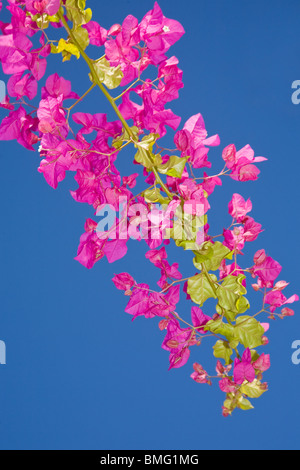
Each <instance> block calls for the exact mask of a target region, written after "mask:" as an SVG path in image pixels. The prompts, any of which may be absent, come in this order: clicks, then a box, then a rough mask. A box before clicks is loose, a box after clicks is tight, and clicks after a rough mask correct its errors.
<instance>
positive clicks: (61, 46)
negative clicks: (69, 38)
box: [51, 38, 80, 61]
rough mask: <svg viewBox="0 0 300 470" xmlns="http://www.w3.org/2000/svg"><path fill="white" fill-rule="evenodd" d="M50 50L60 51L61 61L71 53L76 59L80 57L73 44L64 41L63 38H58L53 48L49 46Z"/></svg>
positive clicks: (68, 57) (66, 58)
mask: <svg viewBox="0 0 300 470" xmlns="http://www.w3.org/2000/svg"><path fill="white" fill-rule="evenodd" d="M51 52H54V53H57V54H59V53H60V52H62V54H63V61H65V60H69V59H70V57H71V56H72V55H74V56H75V57H76V58H77V59H79V57H80V52H79V50H78V48H77V46H75V44H72V43H69V42H66V41H65V40H64V39H63V38H61V39H60V40H59V43H58V45H57V47H56V48H55V49H54V48H53V49H52V48H51Z"/></svg>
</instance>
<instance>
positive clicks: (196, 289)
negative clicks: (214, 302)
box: [187, 273, 217, 307]
mask: <svg viewBox="0 0 300 470" xmlns="http://www.w3.org/2000/svg"><path fill="white" fill-rule="evenodd" d="M209 277H210V280H211V282H209V280H208V279H207V277H206V275H205V274H203V273H201V274H197V275H196V276H194V277H191V278H190V279H189V280H188V288H187V292H188V294H189V295H190V296H191V299H192V301H193V302H195V304H198V305H200V307H201V306H202V305H203V304H204V302H205V301H206V300H207V299H209V298H211V297H213V298H214V299H216V294H215V292H214V289H213V288H212V285H211V283H213V282H216V281H217V277H216V276H215V275H214V274H210V275H209Z"/></svg>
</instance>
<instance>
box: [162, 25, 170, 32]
mask: <svg viewBox="0 0 300 470" xmlns="http://www.w3.org/2000/svg"><path fill="white" fill-rule="evenodd" d="M163 30H164V32H165V33H168V32H169V31H171V30H170V28H169V26H164V27H163Z"/></svg>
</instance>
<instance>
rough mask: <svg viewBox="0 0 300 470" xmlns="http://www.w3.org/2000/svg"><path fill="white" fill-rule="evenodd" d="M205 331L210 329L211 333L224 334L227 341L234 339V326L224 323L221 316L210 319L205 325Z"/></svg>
mask: <svg viewBox="0 0 300 470" xmlns="http://www.w3.org/2000/svg"><path fill="white" fill-rule="evenodd" d="M204 330H205V331H210V332H211V333H214V334H217V335H221V336H225V338H226V339H228V341H232V340H233V339H234V326H233V325H229V324H228V323H224V322H223V320H222V318H220V319H219V320H216V321H214V320H211V321H209V322H208V323H207V324H206V325H205V327H204Z"/></svg>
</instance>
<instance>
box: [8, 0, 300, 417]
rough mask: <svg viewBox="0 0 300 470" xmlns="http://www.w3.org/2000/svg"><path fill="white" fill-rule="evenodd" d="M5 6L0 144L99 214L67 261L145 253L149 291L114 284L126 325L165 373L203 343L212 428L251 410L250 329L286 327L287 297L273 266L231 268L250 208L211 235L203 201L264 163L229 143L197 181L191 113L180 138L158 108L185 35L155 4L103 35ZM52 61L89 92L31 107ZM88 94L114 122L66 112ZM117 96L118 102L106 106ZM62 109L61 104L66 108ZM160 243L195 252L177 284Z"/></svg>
mask: <svg viewBox="0 0 300 470" xmlns="http://www.w3.org/2000/svg"><path fill="white" fill-rule="evenodd" d="M7 3H8V5H7V9H8V10H9V12H10V15H11V20H10V22H9V23H4V22H0V29H1V32H2V35H1V36H0V60H1V64H2V68H3V72H4V73H5V74H7V75H9V76H10V77H9V80H8V84H7V90H8V96H7V97H6V98H5V100H4V101H3V102H2V104H1V107H2V108H5V109H7V110H8V111H9V114H8V116H6V117H5V118H4V119H3V121H2V123H1V125H0V139H1V140H17V142H18V143H19V144H21V145H22V146H23V147H25V148H26V149H28V150H37V146H39V152H40V156H41V162H40V165H39V168H38V171H39V172H40V173H42V174H43V175H44V177H45V179H46V181H47V183H48V184H49V185H50V186H52V187H53V188H57V186H58V184H59V183H60V182H61V181H63V180H64V178H65V175H66V172H67V171H72V172H75V180H76V182H77V183H78V188H77V189H76V190H75V191H71V195H72V197H73V198H74V200H75V201H77V202H81V203H87V204H89V205H91V206H92V207H93V210H94V211H95V215H96V216H100V215H102V216H103V214H104V213H108V214H109V216H108V217H105V218H104V219H103V218H102V220H101V222H99V223H97V222H96V221H94V220H93V219H91V218H88V219H87V221H86V224H85V233H84V234H83V235H82V236H81V239H80V244H79V248H78V253H77V257H76V258H75V259H76V260H77V261H79V262H80V263H81V264H82V265H83V266H85V267H87V268H88V269H90V268H92V267H93V266H94V265H95V263H96V262H98V261H99V260H101V259H102V258H103V257H106V258H107V260H108V262H110V263H112V262H115V261H117V260H119V259H120V258H122V257H124V256H125V255H126V253H127V242H128V240H129V239H134V240H136V241H142V240H143V241H145V242H146V244H147V247H148V251H147V252H146V258H147V259H148V260H149V262H150V263H152V264H153V265H154V267H156V268H158V270H159V272H160V278H159V280H158V282H157V284H158V286H159V289H157V290H154V289H150V286H149V285H147V284H145V283H143V282H142V280H139V281H136V280H135V279H134V278H133V277H132V276H131V275H130V274H129V273H127V272H124V273H120V274H117V275H115V276H114V278H113V282H114V284H115V286H116V288H117V289H119V290H122V291H124V292H125V295H126V296H127V297H128V304H127V306H126V309H125V312H127V313H128V314H129V315H131V316H132V318H133V319H135V318H137V317H138V316H144V317H145V318H154V317H158V318H159V328H160V330H161V331H165V338H164V341H163V343H162V348H163V349H165V350H167V351H168V352H169V363H170V364H169V369H173V368H179V367H182V366H184V365H185V364H186V363H187V362H188V360H189V357H190V351H191V348H192V347H199V346H200V345H201V343H202V341H203V340H204V339H208V338H209V339H210V340H213V354H214V357H215V358H216V372H214V371H213V372H212V373H208V372H207V371H206V370H205V369H204V368H203V366H202V365H200V364H199V363H194V365H193V372H192V373H191V378H192V379H193V380H194V381H196V382H198V383H201V384H210V385H211V384H212V382H213V380H217V381H218V383H219V387H220V389H221V390H222V391H223V392H224V393H225V394H226V399H225V402H224V406H223V415H224V416H229V415H231V414H232V412H233V410H234V409H235V408H240V409H242V410H249V409H251V408H253V406H252V404H251V402H250V400H251V399H254V398H259V397H260V396H261V395H262V394H263V393H265V392H266V391H267V388H268V386H267V383H265V382H263V374H264V372H266V371H267V370H268V369H269V367H270V356H269V355H268V354H265V353H260V352H258V351H257V348H259V347H263V346H266V345H267V344H268V339H267V337H266V332H267V331H268V329H269V323H267V322H261V321H260V320H261V319H262V318H261V316H262V315H263V314H266V315H267V316H268V318H269V319H271V320H275V319H276V318H280V319H283V318H285V317H287V316H292V315H293V314H294V312H293V310H291V309H290V308H289V305H290V304H292V303H293V302H295V301H297V300H299V298H298V296H297V295H292V296H291V297H286V296H285V295H284V294H283V293H282V291H283V290H284V289H285V288H286V287H287V286H288V283H287V282H285V281H280V280H279V281H277V282H276V280H277V278H278V276H279V274H280V272H281V266H280V264H279V263H278V262H277V261H275V260H274V259H273V258H271V257H270V256H268V255H267V253H266V252H265V250H263V249H262V250H259V251H258V252H256V253H255V254H254V260H253V264H252V265H251V266H246V267H241V266H240V265H239V263H238V257H239V256H240V255H242V254H243V250H244V249H245V247H246V246H247V244H248V242H252V241H254V240H256V239H257V238H258V236H259V234H260V233H261V232H262V226H261V224H259V223H258V222H256V221H255V220H254V219H253V218H252V217H251V216H249V215H248V214H249V213H250V212H251V211H252V203H251V201H250V199H248V200H247V201H246V200H245V199H244V198H243V197H242V196H241V195H240V194H237V193H234V194H233V196H232V199H231V201H229V205H228V212H229V216H231V223H230V225H229V226H228V227H227V228H226V229H224V230H223V233H222V234H219V235H213V234H211V233H210V227H209V224H208V213H209V211H210V209H211V207H210V204H209V196H210V195H211V194H212V193H213V192H214V190H215V188H216V186H222V178H223V177H225V176H226V177H230V178H231V179H232V180H235V181H241V182H247V181H255V180H257V178H258V175H259V173H260V171H259V169H258V167H257V166H256V164H257V163H260V162H263V161H265V160H266V159H265V158H264V157H255V156H254V151H253V150H252V148H251V147H250V145H246V146H245V147H243V148H242V149H241V150H239V151H238V150H237V149H236V147H235V146H234V145H233V144H232V145H229V146H227V147H226V148H225V149H223V151H222V152H221V156H222V160H221V161H222V166H223V169H222V170H221V171H220V172H219V173H217V174H215V175H208V174H207V173H206V172H205V171H204V170H203V169H204V168H208V169H209V168H211V163H210V162H209V160H208V153H209V148H210V147H217V146H219V145H220V139H219V136H218V135H214V136H212V137H208V134H207V131H206V128H205V123H204V120H203V117H202V115H201V114H196V115H193V116H191V117H190V118H189V119H188V121H187V122H186V123H185V124H184V125H183V126H180V122H181V118H180V117H179V116H177V115H175V114H174V113H173V111H172V110H171V109H169V108H168V107H167V106H168V104H169V103H170V102H172V101H173V100H174V99H177V98H178V97H179V90H180V89H181V88H182V87H183V81H182V71H181V70H180V69H179V67H178V60H177V58H176V57H174V56H170V57H168V56H167V53H168V51H169V49H170V48H171V46H172V45H173V44H174V43H175V42H176V41H178V40H179V39H180V38H181V36H182V35H183V34H184V29H183V27H182V25H181V24H180V23H179V22H178V21H175V20H171V19H169V18H166V17H165V16H164V15H163V13H162V11H161V9H160V7H159V5H158V4H157V3H155V5H154V8H153V9H152V10H151V11H149V12H148V13H146V15H145V16H144V18H143V19H142V20H141V21H140V22H139V21H138V19H137V18H135V17H134V16H132V15H129V16H127V17H126V18H125V20H124V21H123V23H122V25H119V24H114V25H113V26H112V27H111V28H110V29H109V30H106V29H105V28H103V27H102V26H100V24H99V23H97V22H96V21H93V20H92V11H91V10H90V9H89V8H86V2H85V0H8V2H7ZM1 8H2V4H1ZM50 27H52V34H54V35H55V36H60V34H59V33H60V32H62V35H61V36H62V37H59V39H50V36H51V33H50V32H48V29H49V28H50ZM46 31H47V32H46ZM34 43H35V44H34ZM89 45H91V46H94V47H95V48H96V50H98V49H99V48H100V49H101V53H100V58H99V59H96V60H94V59H92V58H91V57H90V56H89V55H88V54H87V52H86V50H87V47H88V46H89ZM50 54H57V55H60V56H61V57H62V59H63V61H64V62H66V61H69V60H75V58H76V59H80V58H82V59H83V60H84V61H85V62H86V64H87V66H88V69H89V80H90V82H92V84H91V83H90V82H89V81H88V79H87V85H86V88H85V89H86V92H85V93H84V94H83V95H82V96H79V95H78V94H77V93H75V92H73V91H72V86H71V82H70V81H68V80H65V79H64V78H63V77H60V76H59V75H58V74H57V73H54V74H52V75H49V76H48V78H47V79H46V80H45V82H44V83H43V85H44V86H43V87H42V88H41V99H38V100H37V101H36V97H37V95H38V88H39V87H38V84H39V82H40V81H41V80H43V79H44V76H45V73H46V67H47V57H48V56H49V55H50ZM150 66H151V76H152V75H153V69H155V70H156V73H157V77H156V78H155V79H150V78H147V77H146V76H145V75H146V74H145V72H146V70H147V69H149V67H150ZM149 70H150V69H149ZM94 88H98V89H100V91H101V93H102V94H103V95H104V96H105V97H106V99H107V102H108V105H110V106H111V107H112V109H113V110H114V112H115V115H116V121H113V122H109V121H108V120H107V115H106V114H102V113H98V114H89V113H83V112H73V111H74V110H75V108H76V110H77V109H78V108H79V107H80V105H81V103H82V102H83V101H84V99H85V98H86V97H87V96H88V95H89V93H91V92H92V90H93V89H94ZM115 89H119V91H118V94H117V95H116V96H115V97H114V96H113V94H112V93H114V92H113V91H112V90H115ZM11 99H13V100H14V101H13V102H12V101H11ZM137 99H139V101H140V102H141V103H142V104H137ZM67 100H68V101H70V100H71V105H69V106H66V104H65V102H66V101H67ZM71 118H72V121H73V122H72V123H71ZM74 125H75V126H77V127H76V128H78V129H79V130H77V132H75V131H74V129H73V128H72V126H74ZM167 129H169V132H172V131H174V136H173V140H174V146H175V148H174V149H173V150H170V149H168V148H164V147H163V146H162V144H161V141H160V139H162V138H163V137H164V136H165V135H166V134H167ZM91 136H93V140H92V138H90V137H91ZM125 147H126V148H130V149H131V150H132V151H133V154H134V164H135V165H136V168H137V172H136V173H133V174H130V175H129V176H124V175H121V174H120V172H119V170H118V169H117V167H116V166H115V163H116V160H117V157H118V154H119V153H120V152H121V151H122V150H123V149H124V148H125ZM138 178H140V179H142V178H144V180H145V184H146V185H145V187H144V189H143V190H142V191H140V192H139V194H134V193H133V192H132V190H133V189H134V188H135V186H136V182H137V179H138ZM107 226H108V228H107ZM170 243H172V244H174V245H175V246H177V247H178V250H182V249H184V250H185V251H188V252H192V253H193V256H194V258H193V266H191V275H190V276H189V277H186V278H183V276H182V274H181V272H180V270H179V264H178V263H176V262H175V263H173V264H170V263H169V261H168V254H167V249H166V248H167V247H168V245H169V244H170ZM179 253H180V251H179ZM247 276H248V279H247ZM251 278H253V279H254V280H255V281H252V282H253V283H252V288H253V290H254V291H255V292H258V293H260V295H261V297H262V306H261V308H260V309H259V311H258V312H255V311H254V312H251V309H250V303H249V301H248V299H247V298H246V295H247V287H248V285H249V281H250V279H251ZM183 294H185V295H186V298H187V301H188V302H191V307H190V308H191V310H190V314H189V315H187V314H186V312H183V313H182V312H179V311H178V303H179V299H180V295H181V296H182V295H183ZM209 299H212V300H213V301H214V302H215V304H214V305H215V306H214V312H213V314H212V315H208V314H207V313H204V311H203V310H202V308H203V309H206V305H207V304H206V301H207V300H209ZM278 309H280V310H278ZM210 311H211V307H210ZM250 312H251V313H250Z"/></svg>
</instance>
